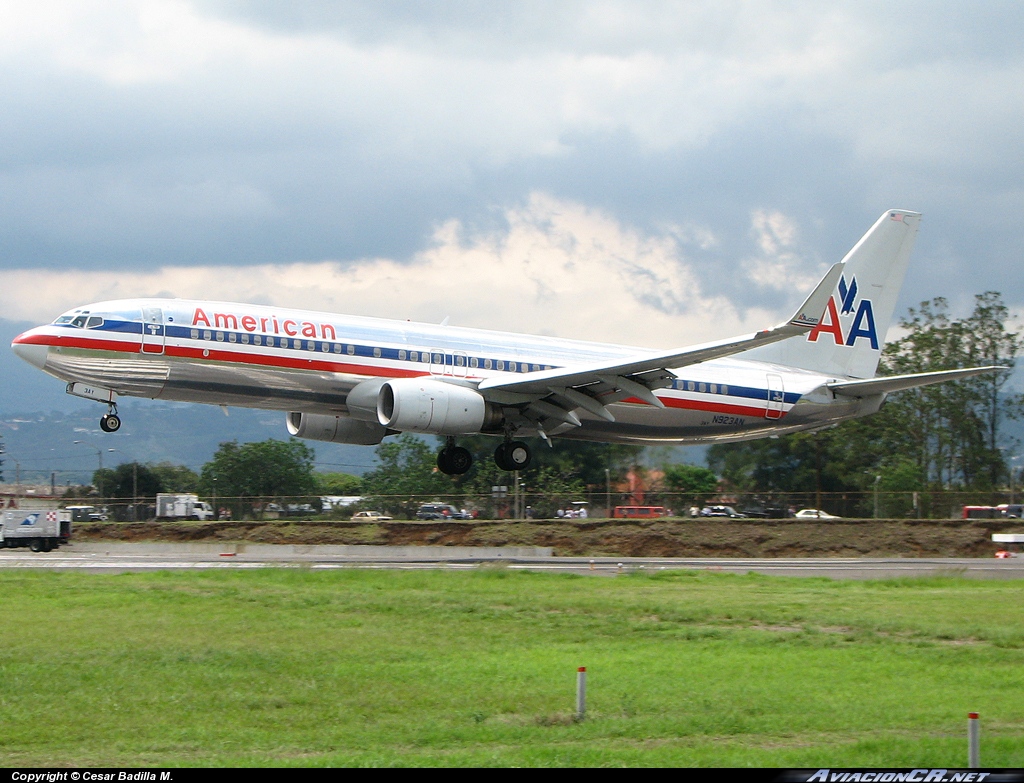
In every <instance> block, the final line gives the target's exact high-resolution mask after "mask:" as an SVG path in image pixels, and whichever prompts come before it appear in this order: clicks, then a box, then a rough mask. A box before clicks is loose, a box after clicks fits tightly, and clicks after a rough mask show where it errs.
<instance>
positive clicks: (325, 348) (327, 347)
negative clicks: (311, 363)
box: [320, 343, 331, 353]
mask: <svg viewBox="0 0 1024 783" xmlns="http://www.w3.org/2000/svg"><path fill="white" fill-rule="evenodd" d="M320 350H321V351H323V352H324V353H330V352H331V344H330V343H321V345H320Z"/></svg>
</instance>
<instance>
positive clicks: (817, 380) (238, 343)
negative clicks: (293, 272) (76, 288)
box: [14, 299, 883, 443]
mask: <svg viewBox="0 0 1024 783" xmlns="http://www.w3.org/2000/svg"><path fill="white" fill-rule="evenodd" d="M62 319H63V320H64V322H63V323H61V322H60V321H61V319H58V322H55V323H53V324H50V325H48V326H43V327H39V328H36V329H32V330H30V331H28V332H26V333H24V334H22V335H20V336H19V337H18V338H17V339H16V340H15V343H14V347H15V350H19V346H21V347H22V352H23V353H24V354H25V355H26V358H28V356H27V352H28V351H29V350H32V351H36V352H37V353H35V354H34V356H35V358H33V359H30V360H31V361H33V362H34V363H40V362H41V366H42V369H44V370H45V371H46V372H48V373H50V374H51V375H54V376H56V377H57V378H60V379H62V380H64V381H65V382H68V383H86V384H91V385H94V386H97V387H102V388H105V389H110V390H113V391H114V392H116V393H117V394H119V395H126V396H134V397H148V398H152V399H163V400H177V401H183V402H197V403H207V404H215V405H231V406H242V407H251V408H265V409H271V410H280V411H299V412H304V413H323V414H336V415H346V414H347V413H348V409H347V407H346V398H347V396H348V393H349V391H351V389H352V388H353V387H354V386H355V385H356V384H358V383H360V382H361V381H365V380H367V379H371V378H382V377H383V378H401V377H416V376H425V375H429V376H436V377H439V378H442V379H445V380H447V381H450V382H453V383H459V384H465V385H469V386H475V384H477V383H479V382H480V381H481V380H482V379H484V378H491V377H495V376H498V377H514V375H516V376H520V377H521V376H523V375H525V374H528V373H530V372H536V371H539V370H551V369H554V368H560V367H566V366H571V365H576V364H580V363H593V362H601V361H613V360H617V359H626V358H629V357H635V356H638V355H642V354H644V353H647V352H648V351H647V349H642V348H635V347H629V346H622V345H611V344H602V343H590V342H583V341H576V340H562V339H557V338H548V337H539V336H530V335H521V334H511V333H504V332H494V331H487V330H479V329H467V328H459V327H451V326H440V325H433V324H423V323H411V322H405V321H392V320H385V319H376V318H362V317H355V316H340V315H336V314H331V313H318V312H307V311H296V310H285V309H281V308H272V307H262V306H256V305H244V304H236V303H229V302H206V301H185V300H177V299H174V300H166V299H148V300H121V301H114V302H100V303H97V304H94V305H89V306H85V307H82V308H77V309H76V310H74V311H71V312H69V313H67V314H65V315H64V316H62ZM90 322H92V323H93V324H94V325H92V326H90V325H89V324H90ZM793 339H802V338H793ZM35 346H38V347H35ZM30 347H31V348H30ZM44 350H45V354H43V353H42V351H44ZM674 373H675V375H676V376H677V379H676V380H675V381H673V383H672V386H671V387H670V388H665V389H659V390H657V392H656V393H657V396H658V398H659V399H660V400H661V401H662V402H663V403H664V405H665V408H657V407H655V406H652V405H648V404H645V403H643V402H641V401H639V400H637V401H635V402H634V401H627V402H621V403H615V404H612V405H611V406H610V407H609V409H610V411H611V412H612V413H613V415H614V418H615V421H614V422H609V421H606V420H604V419H600V418H597V417H595V416H592V415H590V414H588V413H586V412H585V411H579V418H580V420H581V422H582V426H580V427H572V428H567V429H566V431H564V432H561V433H559V434H561V435H562V436H563V437H574V438H581V439H588V440H596V441H606V442H633V443H650V442H674V443H700V442H715V441H727V440H741V439H746V438H752V437H763V436H764V435H765V434H767V433H768V432H769V431H770V432H771V433H772V434H774V433H784V432H792V431H796V430H803V429H811V428H817V427H821V426H825V425H828V424H831V423H834V422H837V421H840V420H843V419H846V418H850V417H854V416H861V415H866V414H868V413H872V412H874V411H875V410H877V409H878V407H879V405H880V404H881V402H882V399H883V396H882V395H876V396H875V397H871V398H865V399H856V398H851V397H839V398H837V397H836V396H835V395H834V394H832V392H830V391H829V390H828V389H827V388H826V386H825V384H826V383H827V382H829V381H831V380H835V379H834V378H829V377H826V376H822V375H820V374H818V373H813V372H808V371H804V370H796V369H793V368H790V367H785V366H779V365H774V364H770V363H766V362H759V361H749V360H744V359H742V358H729V359H718V360H713V361H708V362H704V363H701V364H696V365H691V366H688V367H684V368H680V369H678V370H675V371H674Z"/></svg>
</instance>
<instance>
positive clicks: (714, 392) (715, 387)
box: [711, 383, 718, 394]
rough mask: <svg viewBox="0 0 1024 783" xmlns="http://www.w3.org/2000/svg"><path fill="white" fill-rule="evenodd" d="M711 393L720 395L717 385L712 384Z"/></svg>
mask: <svg viewBox="0 0 1024 783" xmlns="http://www.w3.org/2000/svg"><path fill="white" fill-rule="evenodd" d="M711 393H712V394H718V384H717V383H713V384H711Z"/></svg>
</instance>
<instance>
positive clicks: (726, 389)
mask: <svg viewBox="0 0 1024 783" xmlns="http://www.w3.org/2000/svg"><path fill="white" fill-rule="evenodd" d="M728 393H729V387H728V386H726V385H725V384H724V383H723V384H722V394H728Z"/></svg>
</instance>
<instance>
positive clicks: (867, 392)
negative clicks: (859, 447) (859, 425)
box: [826, 366, 1010, 397]
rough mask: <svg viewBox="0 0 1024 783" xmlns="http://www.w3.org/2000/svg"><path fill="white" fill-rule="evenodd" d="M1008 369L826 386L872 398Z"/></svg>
mask: <svg viewBox="0 0 1024 783" xmlns="http://www.w3.org/2000/svg"><path fill="white" fill-rule="evenodd" d="M1008 369H1010V368H1009V367H999V366H989V367H966V368H964V369H962V370H939V371H938V372H918V373H913V374H911V375H887V376H884V377H880V378H868V379H866V380H863V381H835V382H833V383H828V384H826V386H828V388H829V389H831V390H832V391H833V392H835V393H836V394H842V395H843V396H845V397H870V396H871V395H873V394H883V393H888V392H898V391H903V390H904V389H915V388H917V387H918V386H928V385H930V384H933V383H945V382H946V381H956V380H959V379H961V378H970V377H971V376H972V375H982V374H984V373H987V372H999V371H1000V370H1008Z"/></svg>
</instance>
